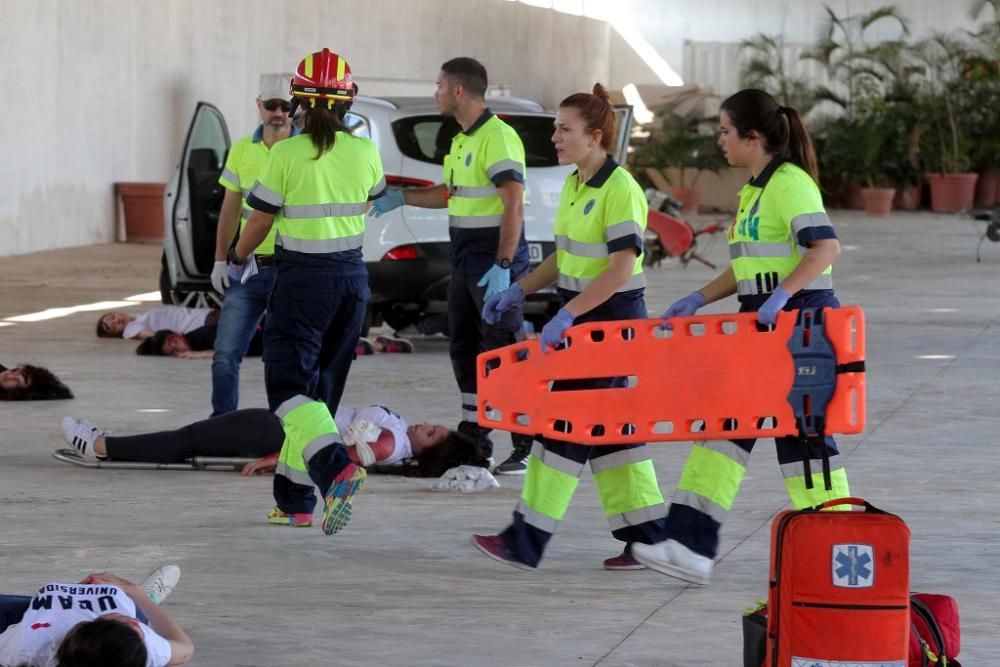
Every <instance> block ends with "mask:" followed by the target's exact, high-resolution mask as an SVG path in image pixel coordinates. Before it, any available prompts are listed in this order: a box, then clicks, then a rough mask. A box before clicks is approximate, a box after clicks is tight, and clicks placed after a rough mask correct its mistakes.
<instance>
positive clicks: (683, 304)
mask: <svg viewBox="0 0 1000 667" xmlns="http://www.w3.org/2000/svg"><path fill="white" fill-rule="evenodd" d="M705 303H706V301H705V295H704V294H702V293H701V292H698V291H694V292H691V293H690V294H688V295H687V296H686V297H684V298H683V299H681V300H679V301H674V302H673V303H672V304H671V305H670V307H669V308H667V312H665V313H663V315H661V319H663V320H664V322H663V325H662V327H661V328H663V329H673V328H674V325H673V324H671V323H670V322H667V321H666V320H669V319H670V318H671V317H688V316H689V315H694V314H695V313H696V312H698V309H699V308H701V307H702V306H704V305H705Z"/></svg>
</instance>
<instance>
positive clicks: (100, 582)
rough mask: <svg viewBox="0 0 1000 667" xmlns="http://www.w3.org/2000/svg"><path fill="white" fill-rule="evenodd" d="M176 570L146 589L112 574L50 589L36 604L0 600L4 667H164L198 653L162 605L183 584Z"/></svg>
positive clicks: (154, 577)
mask: <svg viewBox="0 0 1000 667" xmlns="http://www.w3.org/2000/svg"><path fill="white" fill-rule="evenodd" d="M180 574H181V571H180V568H178V567H177V566H176V565H173V564H166V565H162V566H160V567H158V568H157V569H155V570H154V571H153V572H151V573H150V575H149V576H148V577H146V580H145V581H143V583H142V586H138V585H136V584H134V583H132V582H131V581H129V580H127V579H123V578H122V577H119V576H116V575H114V574H111V573H110V572H97V573H94V574H90V575H88V576H87V577H85V578H84V579H83V581H81V582H80V583H78V584H60V583H54V584H46V585H44V586H42V587H41V588H39V589H38V592H37V593H36V594H35V595H34V597H28V596H25V595H0V665H11V666H12V667H13V666H14V665H30V667H56V666H57V665H58V666H59V667H84V666H91V665H115V667H162V666H164V665H181V664H184V663H186V662H188V661H189V660H191V656H192V655H193V654H194V644H193V643H192V641H191V638H190V637H188V635H187V633H186V632H184V630H183V629H182V628H181V627H180V626H179V625H177V623H176V622H174V621H173V619H171V618H170V616H168V615H167V613H166V612H165V611H163V610H162V609H160V607H159V606H158V605H159V604H160V603H161V602H163V600H164V599H166V597H167V596H168V595H169V594H170V592H171V591H172V590H173V589H174V586H176V585H177V581H178V580H179V579H180Z"/></svg>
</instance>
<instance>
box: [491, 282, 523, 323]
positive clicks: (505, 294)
mask: <svg viewBox="0 0 1000 667" xmlns="http://www.w3.org/2000/svg"><path fill="white" fill-rule="evenodd" d="M523 302H524V291H523V290H522V289H521V285H520V284H518V283H514V284H513V285H511V286H510V287H508V288H507V289H505V290H504V291H502V292H500V293H499V294H494V295H493V296H491V297H490V298H488V299H486V303H484V304H483V319H484V320H486V323H487V324H491V325H492V324H496V323H497V322H499V321H500V318H501V317H503V314H504V313H506V312H507V311H508V310H510V309H511V308H514V307H515V306H519V305H521V303H523Z"/></svg>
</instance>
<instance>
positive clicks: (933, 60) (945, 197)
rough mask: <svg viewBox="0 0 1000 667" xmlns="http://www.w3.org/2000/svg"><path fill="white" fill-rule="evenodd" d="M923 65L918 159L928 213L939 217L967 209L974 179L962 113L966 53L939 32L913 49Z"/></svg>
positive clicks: (966, 89)
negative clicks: (928, 197) (928, 196)
mask: <svg viewBox="0 0 1000 667" xmlns="http://www.w3.org/2000/svg"><path fill="white" fill-rule="evenodd" d="M917 51H918V53H920V55H921V57H922V59H923V61H924V63H925V64H926V66H927V84H928V85H927V88H926V90H925V92H924V93H923V94H922V95H921V101H920V107H921V110H922V114H921V116H922V119H923V124H924V127H925V128H926V131H925V132H924V133H923V135H922V141H921V146H920V156H921V160H922V162H923V165H924V169H925V172H926V175H925V178H926V179H927V182H928V183H929V184H930V188H931V209H932V210H934V211H936V212H939V213H950V212H955V211H964V210H968V209H970V208H972V205H973V200H974V197H975V190H976V180H977V179H978V178H979V175H978V174H976V173H975V172H973V171H971V167H972V156H971V153H972V144H971V141H970V137H969V134H968V131H967V121H966V119H965V118H964V113H965V112H966V110H968V109H969V108H970V104H969V102H970V100H969V86H968V85H967V82H965V81H964V75H963V72H964V70H965V66H966V61H967V57H968V51H967V49H966V45H965V44H964V43H962V42H961V41H960V40H958V39H956V38H954V37H952V36H949V35H945V34H942V33H938V34H935V35H933V36H932V37H929V38H927V39H925V40H924V41H922V42H921V43H920V44H919V45H918V49H917Z"/></svg>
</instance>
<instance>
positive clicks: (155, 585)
mask: <svg viewBox="0 0 1000 667" xmlns="http://www.w3.org/2000/svg"><path fill="white" fill-rule="evenodd" d="M180 580H181V568H179V567H177V566H176V565H174V564H173V563H164V564H163V565H161V566H160V567H158V568H156V569H155V570H153V571H152V572H150V573H149V574H148V575H147V576H146V578H145V579H143V580H142V584H141V585H140V586H139V587H140V588H141V589H142V592H143V593H145V594H146V597H148V598H149V599H150V600H152V601H153V604H161V603H162V602H163V601H164V600H166V599H167V596H168V595H170V593H172V592H173V590H174V587H175V586H177V582H178V581H180Z"/></svg>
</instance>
